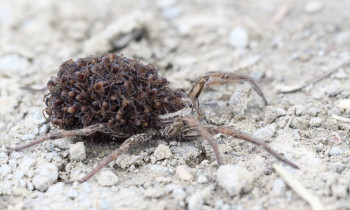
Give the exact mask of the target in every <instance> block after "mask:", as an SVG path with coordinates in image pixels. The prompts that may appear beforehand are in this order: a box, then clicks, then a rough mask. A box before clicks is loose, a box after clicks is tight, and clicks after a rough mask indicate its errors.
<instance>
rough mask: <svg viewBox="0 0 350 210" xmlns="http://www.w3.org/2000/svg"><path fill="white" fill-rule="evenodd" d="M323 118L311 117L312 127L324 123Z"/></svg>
mask: <svg viewBox="0 0 350 210" xmlns="http://www.w3.org/2000/svg"><path fill="white" fill-rule="evenodd" d="M322 121H323V120H322V118H319V117H313V118H311V120H310V122H309V124H310V126H311V127H319V126H320V125H321V123H322Z"/></svg>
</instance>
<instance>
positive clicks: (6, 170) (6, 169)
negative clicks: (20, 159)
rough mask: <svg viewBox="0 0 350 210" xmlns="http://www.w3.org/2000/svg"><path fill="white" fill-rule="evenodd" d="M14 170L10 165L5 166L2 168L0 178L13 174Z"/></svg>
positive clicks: (0, 168) (0, 167)
mask: <svg viewBox="0 0 350 210" xmlns="http://www.w3.org/2000/svg"><path fill="white" fill-rule="evenodd" d="M11 171H12V169H11V167H10V166H9V165H7V164H3V165H1V166H0V177H1V178H3V177H5V176H7V175H8V174H9V173H11Z"/></svg>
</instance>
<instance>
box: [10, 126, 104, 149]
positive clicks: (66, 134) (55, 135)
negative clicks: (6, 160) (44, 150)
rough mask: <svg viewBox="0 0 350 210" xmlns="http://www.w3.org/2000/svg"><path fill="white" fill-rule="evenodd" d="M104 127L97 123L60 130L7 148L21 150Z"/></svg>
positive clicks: (97, 130) (91, 132)
mask: <svg viewBox="0 0 350 210" xmlns="http://www.w3.org/2000/svg"><path fill="white" fill-rule="evenodd" d="M104 129H105V125H103V124H96V125H91V126H89V127H86V128H82V129H78V130H70V131H59V132H56V133H49V134H47V135H46V136H43V137H41V138H39V139H38V140H35V141H32V142H29V143H27V144H22V145H19V146H16V147H6V149H8V150H12V151H20V150H22V149H26V148H28V147H31V146H34V145H36V144H40V143H42V142H44V141H47V140H55V139H60V138H67V137H73V136H90V135H91V134H93V133H96V132H103V130H104Z"/></svg>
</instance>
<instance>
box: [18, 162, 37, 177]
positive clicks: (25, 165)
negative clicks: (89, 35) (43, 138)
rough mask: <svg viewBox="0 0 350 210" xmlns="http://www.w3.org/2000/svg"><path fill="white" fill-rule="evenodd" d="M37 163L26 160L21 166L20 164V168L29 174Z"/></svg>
mask: <svg viewBox="0 0 350 210" xmlns="http://www.w3.org/2000/svg"><path fill="white" fill-rule="evenodd" d="M35 163H36V160H35V159H33V158H26V159H24V160H23V162H22V163H21V164H19V168H20V169H21V170H22V171H23V173H24V174H27V173H28V171H29V169H30V168H31V167H33V166H34V165H35Z"/></svg>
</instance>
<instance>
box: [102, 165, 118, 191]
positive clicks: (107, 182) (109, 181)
mask: <svg viewBox="0 0 350 210" xmlns="http://www.w3.org/2000/svg"><path fill="white" fill-rule="evenodd" d="M96 179H97V183H98V184H99V185H100V186H103V187H110V186H113V185H116V184H117V183H118V181H119V180H118V177H117V175H115V173H113V172H112V171H110V170H107V169H104V170H102V171H101V172H100V173H99V174H97V176H96Z"/></svg>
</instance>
